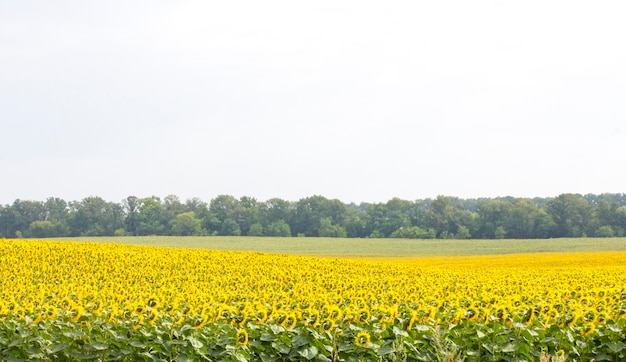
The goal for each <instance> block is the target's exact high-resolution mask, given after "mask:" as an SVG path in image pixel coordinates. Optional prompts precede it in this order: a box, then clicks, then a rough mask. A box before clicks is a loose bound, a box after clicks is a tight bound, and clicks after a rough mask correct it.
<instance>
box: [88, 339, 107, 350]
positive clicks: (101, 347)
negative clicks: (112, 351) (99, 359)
mask: <svg viewBox="0 0 626 362" xmlns="http://www.w3.org/2000/svg"><path fill="white" fill-rule="evenodd" d="M91 346H92V347H93V349H95V350H96V351H104V350H105V349H107V348H109V345H108V344H105V343H102V342H98V341H95V342H93V343H92V344H91Z"/></svg>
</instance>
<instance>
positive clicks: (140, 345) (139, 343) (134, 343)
mask: <svg viewBox="0 0 626 362" xmlns="http://www.w3.org/2000/svg"><path fill="white" fill-rule="evenodd" d="M129 344H130V345H131V346H133V347H135V348H146V344H145V343H143V342H142V341H138V340H136V339H133V340H132V341H130V343H129Z"/></svg>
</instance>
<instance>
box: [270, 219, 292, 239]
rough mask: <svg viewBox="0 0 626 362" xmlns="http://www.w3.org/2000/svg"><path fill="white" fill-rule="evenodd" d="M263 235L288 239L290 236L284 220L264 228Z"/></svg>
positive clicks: (289, 230) (287, 225)
mask: <svg viewBox="0 0 626 362" xmlns="http://www.w3.org/2000/svg"><path fill="white" fill-rule="evenodd" d="M265 235H267V236H282V237H288V236H291V228H290V227H289V224H287V223H286V222H285V221H284V220H278V221H274V222H273V223H271V224H269V225H267V227H266V228H265Z"/></svg>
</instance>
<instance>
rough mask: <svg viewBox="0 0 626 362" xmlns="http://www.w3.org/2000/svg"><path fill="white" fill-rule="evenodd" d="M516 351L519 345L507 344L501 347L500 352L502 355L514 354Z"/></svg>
mask: <svg viewBox="0 0 626 362" xmlns="http://www.w3.org/2000/svg"><path fill="white" fill-rule="evenodd" d="M518 349H519V345H518V344H512V343H507V344H505V345H504V346H502V352H504V353H511V352H515V351H517V350H518Z"/></svg>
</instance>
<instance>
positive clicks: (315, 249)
mask: <svg viewBox="0 0 626 362" xmlns="http://www.w3.org/2000/svg"><path fill="white" fill-rule="evenodd" d="M57 239H58V238H57ZM58 240H81V241H95V242H110V243H121V244H136V245H153V246H167V247H181V248H204V249H214V250H239V251H258V252H267V253H286V254H302V255H327V256H378V257H407V256H422V255H423V256H428V255H449V256H454V255H495V254H518V253H536V252H567V251H603V250H626V238H572V239H566V238H563V239H530V240H517V239H505V240H440V239H436V240H407V239H347V238H346V239H344V238H296V237H294V238H274V237H245V236H242V237H236V236H187V237H181V236H139V237H133V236H124V237H83V238H62V239H58Z"/></svg>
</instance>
